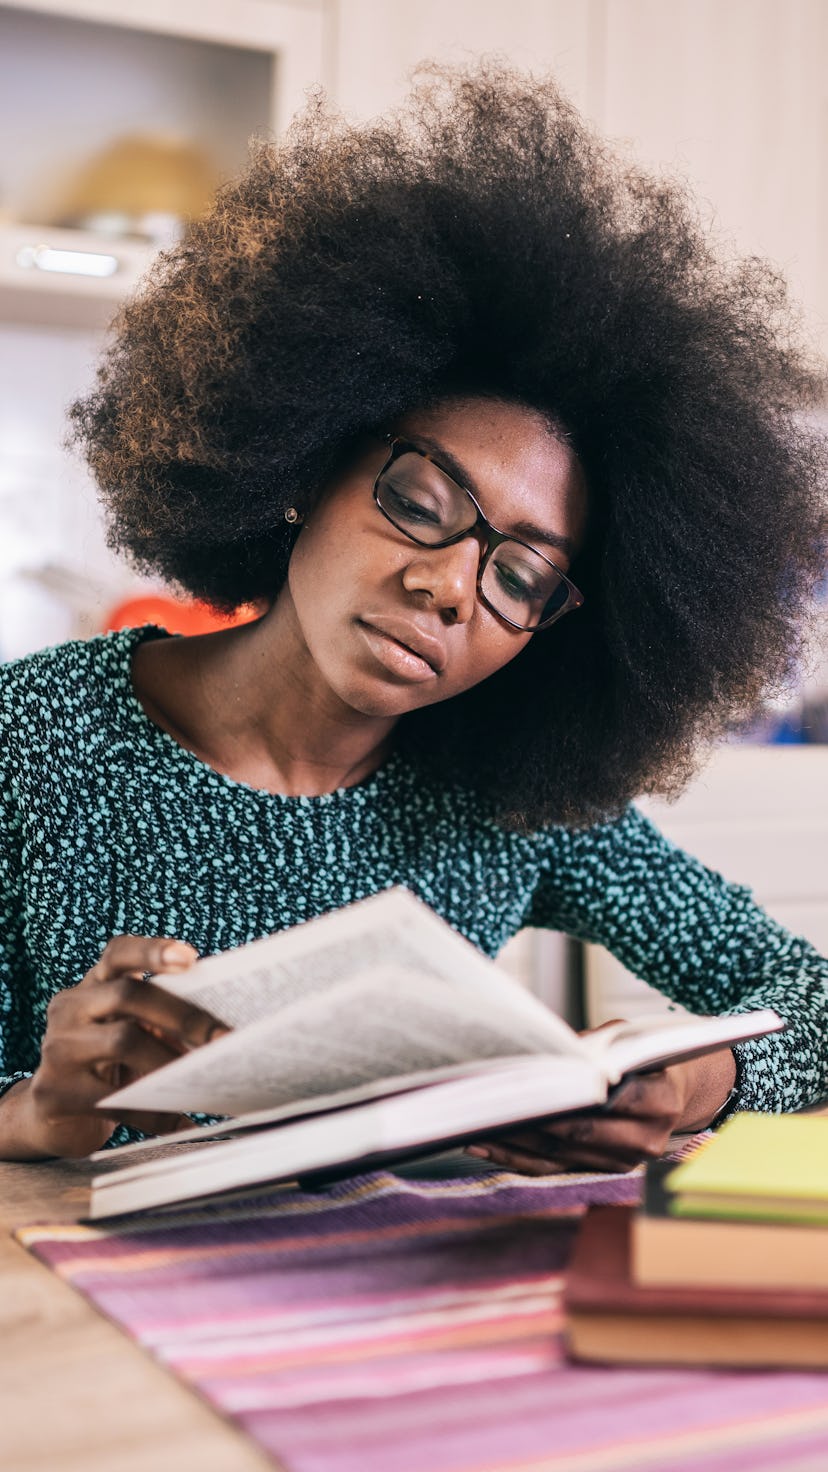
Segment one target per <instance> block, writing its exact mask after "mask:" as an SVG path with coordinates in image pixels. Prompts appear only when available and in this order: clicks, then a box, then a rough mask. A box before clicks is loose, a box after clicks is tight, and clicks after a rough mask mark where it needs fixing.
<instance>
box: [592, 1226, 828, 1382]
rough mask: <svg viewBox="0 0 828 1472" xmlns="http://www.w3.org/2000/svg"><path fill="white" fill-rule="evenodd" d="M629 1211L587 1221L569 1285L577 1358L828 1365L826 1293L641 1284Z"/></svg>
mask: <svg viewBox="0 0 828 1472" xmlns="http://www.w3.org/2000/svg"><path fill="white" fill-rule="evenodd" d="M633 1212H634V1208H633V1207H625V1206H600V1207H596V1208H594V1209H593V1210H592V1211H590V1212H589V1213H588V1214H587V1216H586V1217H585V1218H584V1221H583V1223H582V1225H581V1229H580V1232H579V1234H578V1239H577V1242H576V1246H575V1251H574V1254H573V1257H572V1262H571V1264H570V1268H569V1272H568V1274H567V1279H566V1287H565V1291H564V1307H565V1309H566V1321H567V1331H566V1332H567V1344H568V1348H569V1352H570V1354H571V1355H572V1356H573V1358H575V1359H585V1360H602V1361H610V1362H616V1363H623V1364H651V1365H652V1364H675V1365H744V1366H760V1365H761V1366H766V1367H776V1368H779V1367H784V1366H788V1367H794V1366H795V1367H797V1368H803V1367H808V1368H811V1369H814V1368H822V1369H828V1291H826V1290H825V1289H817V1290H814V1291H813V1292H810V1291H807V1292H806V1291H802V1290H796V1291H790V1290H781V1289H761V1290H760V1289H757V1290H747V1289H744V1288H737V1289H727V1288H701V1287H698V1286H693V1287H692V1288H661V1287H659V1288H653V1287H647V1288H644V1287H641V1286H640V1285H639V1284H637V1283H635V1282H634V1281H633V1279H632V1276H631V1273H630V1241H631V1231H632V1218H633Z"/></svg>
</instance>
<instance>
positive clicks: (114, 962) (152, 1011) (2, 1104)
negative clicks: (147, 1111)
mask: <svg viewBox="0 0 828 1472" xmlns="http://www.w3.org/2000/svg"><path fill="white" fill-rule="evenodd" d="M196 960H197V952H196V951H195V950H194V949H193V947H192V946H189V945H186V944H185V943H184V942H182V941H176V940H168V939H163V938H160V939H159V938H154V939H151V938H148V937H147V936H139V935H119V936H116V937H115V939H114V940H111V941H110V942H109V944H108V945H107V946H106V947H105V949H104V951H103V953H102V955H101V958H100V960H99V961H98V963H97V965H96V966H93V967H92V970H91V971H88V972H87V974H86V976H85V977H84V978H83V980H82V981H81V982H79V983H78V985H77V986H74V987H68V988H66V989H65V990H63V991H60V992H57V993H56V995H55V996H54V997H52V1000H51V1002H50V1003H49V1008H48V1013H47V1024H46V1032H45V1034H44V1037H43V1044H42V1049H41V1061H40V1066H39V1067H38V1069H37V1071H36V1073H35V1074H34V1075H33V1076H32V1078H30V1079H27V1080H25V1081H24V1082H23V1083H20V1084H18V1085H16V1086H15V1087H14V1088H13V1089H10V1090H9V1092H8V1094H6V1095H5V1097H4V1098H3V1099H1V1100H0V1158H4V1159H6V1160H9V1159H16V1160H25V1159H28V1160H32V1159H43V1158H44V1157H50V1156H78V1155H86V1154H88V1153H89V1152H90V1151H91V1150H97V1149H99V1148H100V1147H101V1146H102V1145H104V1144H105V1143H106V1141H107V1140H108V1139H109V1136H110V1135H111V1134H112V1131H113V1129H114V1128H115V1126H116V1125H117V1124H118V1123H119V1121H118V1120H117V1119H114V1118H109V1117H108V1116H106V1115H102V1114H101V1113H100V1111H99V1110H97V1109H96V1107H95V1106H96V1104H97V1103H98V1102H99V1101H100V1100H101V1099H103V1098H105V1097H106V1095H107V1094H111V1093H112V1092H113V1091H114V1090H115V1089H117V1088H121V1087H123V1086H124V1085H125V1084H127V1083H130V1082H132V1080H133V1079H136V1078H140V1077H142V1076H143V1075H144V1074H146V1073H151V1072H152V1071H153V1070H154V1069H156V1068H161V1067H162V1065H163V1064H165V1063H169V1062H170V1061H171V1060H172V1059H173V1058H177V1057H180V1055H181V1054H182V1053H186V1052H189V1051H190V1050H191V1049H192V1048H197V1047H201V1045H202V1044H203V1043H207V1042H210V1041H211V1039H212V1038H214V1037H218V1036H220V1035H221V1034H222V1033H224V1032H226V1031H227V1028H226V1027H225V1026H224V1025H223V1024H222V1023H220V1022H217V1021H216V1019H215V1017H211V1016H210V1014H209V1013H208V1012H203V1011H202V1010H201V1008H199V1007H195V1006H193V1005H192V1004H191V1003H189V1002H186V1001H184V1000H182V999H181V998H179V997H174V996H171V995H170V994H169V993H168V992H165V991H162V989H161V988H160V987H157V986H154V985H153V984H152V982H150V981H146V980H144V977H145V975H146V973H147V972H153V973H168V974H169V973H176V972H182V971H186V970H188V969H189V967H190V966H192V965H193V963H194V962H195V961H196ZM179 1120H180V1116H178V1115H162V1114H153V1115H142V1116H140V1117H139V1116H137V1115H131V1116H130V1118H129V1122H130V1124H133V1125H135V1126H137V1127H138V1128H141V1129H145V1130H147V1131H148V1132H151V1133H164V1132H166V1131H167V1130H171V1129H175V1128H176V1126H177V1125H178V1123H179Z"/></svg>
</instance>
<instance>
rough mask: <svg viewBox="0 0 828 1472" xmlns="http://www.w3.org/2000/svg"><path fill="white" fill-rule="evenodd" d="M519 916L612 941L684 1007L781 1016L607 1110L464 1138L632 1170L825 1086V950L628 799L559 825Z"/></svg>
mask: <svg viewBox="0 0 828 1472" xmlns="http://www.w3.org/2000/svg"><path fill="white" fill-rule="evenodd" d="M526 923H527V924H529V925H540V926H549V927H551V928H555V929H561V930H565V931H567V932H568V933H569V934H571V935H574V936H576V937H577V938H579V939H581V940H586V941H593V942H597V943H599V944H602V945H604V946H606V947H607V949H608V950H610V951H612V953H613V954H614V955H616V956H617V957H618V959H619V960H620V961H621V962H622V963H623V964H624V965H625V966H627V968H628V969H629V970H631V971H632V972H634V973H635V974H636V975H637V976H640V977H641V978H642V979H643V980H645V981H647V982H649V983H650V984H651V985H652V986H655V987H657V988H658V989H659V990H660V991H662V992H664V993H665V995H666V996H668V997H671V998H672V999H673V1000H675V1001H677V1002H681V1003H682V1004H683V1005H684V1006H686V1007H688V1008H689V1009H690V1010H691V1011H694V1012H699V1013H721V1012H744V1011H749V1010H751V1009H752V1008H755V1007H773V1008H774V1009H775V1010H776V1011H777V1012H779V1014H780V1015H781V1016H782V1017H784V1018H785V1020H786V1022H787V1023H788V1028H787V1031H786V1032H784V1033H777V1034H774V1035H772V1036H769V1037H767V1038H757V1039H755V1040H752V1041H751V1042H748V1043H740V1044H738V1045H737V1046H736V1047H735V1048H734V1049H733V1050H731V1049H723V1050H721V1051H720V1052H717V1053H713V1054H710V1055H708V1056H707V1057H705V1058H698V1059H692V1060H690V1061H688V1062H686V1063H678V1064H674V1065H672V1066H671V1067H669V1068H664V1069H660V1070H658V1071H657V1072H653V1073H648V1074H642V1075H639V1076H637V1077H636V1078H633V1079H630V1080H628V1082H627V1084H626V1085H625V1087H624V1088H623V1089H622V1090H621V1091H620V1092H619V1093H618V1094H617V1095H616V1097H615V1099H614V1102H613V1105H612V1108H611V1109H610V1110H602V1111H595V1112H593V1113H591V1114H581V1115H575V1116H570V1117H561V1118H555V1119H553V1120H550V1122H549V1124H548V1126H544V1125H540V1126H533V1127H532V1128H531V1129H529V1130H525V1131H519V1132H517V1133H515V1134H510V1135H509V1136H508V1138H507V1137H505V1136H501V1137H500V1138H499V1139H497V1140H493V1141H491V1142H486V1143H485V1144H482V1145H479V1146H472V1147H471V1151H472V1153H473V1154H477V1155H481V1154H485V1155H486V1156H487V1158H489V1159H491V1160H492V1161H493V1162H494V1163H495V1164H498V1165H503V1166H505V1167H506V1168H509V1169H513V1170H519V1171H524V1172H527V1173H529V1174H533V1175H538V1174H546V1173H551V1172H555V1171H561V1170H577V1169H581V1170H627V1169H629V1168H630V1167H632V1166H633V1165H635V1164H637V1163H638V1162H640V1161H642V1160H646V1159H651V1158H654V1157H657V1156H658V1155H660V1154H661V1153H662V1152H663V1151H664V1149H665V1148H666V1146H667V1143H668V1140H669V1138H670V1135H671V1134H672V1133H673V1132H674V1131H679V1130H680V1131H687V1132H690V1131H693V1130H698V1129H703V1128H705V1127H706V1126H707V1125H708V1124H710V1123H711V1121H713V1120H714V1119H716V1120H717V1122H718V1120H719V1119H723V1118H726V1117H727V1116H728V1115H729V1114H730V1113H732V1112H733V1111H734V1110H735V1109H738V1108H742V1109H760V1110H768V1111H773V1112H782V1111H785V1110H794V1109H798V1108H802V1107H804V1106H805V1105H807V1104H811V1103H814V1102H816V1101H817V1100H819V1099H822V1098H824V1097H825V1096H826V1094H828V961H826V960H825V959H824V958H823V957H821V956H820V955H819V954H818V953H817V952H816V951H815V950H814V949H813V947H812V946H809V945H808V943H807V942H806V941H804V940H802V939H800V938H799V937H797V936H794V935H791V934H790V933H789V932H788V931H787V930H785V928H784V927H783V926H781V925H778V924H777V923H776V922H775V921H773V920H771V918H770V916H768V915H767V914H766V913H765V911H763V910H762V909H761V908H760V907H759V906H758V905H756V904H755V903H754V901H753V899H752V898H751V896H750V893H749V892H748V891H747V890H746V889H743V888H741V887H740V886H738V885H731V884H728V883H727V881H726V880H724V879H723V878H722V877H721V876H720V875H718V874H714V873H712V872H711V871H710V870H708V869H706V868H705V867H704V865H703V864H701V863H699V861H698V860H696V859H694V858H692V857H691V856H690V855H688V854H685V853H683V852H682V851H681V850H680V849H677V848H675V846H674V845H673V844H671V843H670V842H669V841H668V840H667V839H665V838H664V837H663V835H662V834H660V833H659V832H658V831H657V829H655V828H654V827H653V825H652V824H651V823H649V822H648V821H647V820H646V819H645V818H644V817H642V815H641V814H640V813H638V812H637V811H635V809H630V810H629V811H628V812H627V813H626V814H624V816H623V817H622V818H620V819H619V820H618V821H617V822H615V823H609V824H604V825H601V826H600V827H597V828H593V829H588V830H579V831H575V832H567V831H561V832H559V833H557V834H555V835H554V838H553V851H552V853H551V856H550V864H549V869H548V872H547V874H546V875H545V877H544V879H543V881H542V883H541V884H540V885H539V887H538V889H537V891H536V894H535V897H534V901H533V904H532V906H531V908H530V910H529V912H528V913H527V916H526Z"/></svg>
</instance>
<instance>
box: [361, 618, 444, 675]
mask: <svg viewBox="0 0 828 1472" xmlns="http://www.w3.org/2000/svg"><path fill="white" fill-rule="evenodd" d="M359 628H360V629H361V630H362V633H363V635H364V637H365V642H366V643H367V645H368V647H369V648H370V650H371V653H372V654H373V656H374V658H375V659H377V660H378V661H379V663H380V664H381V665H383V667H384V668H385V669H387V670H388V671H389V672H390V673H391V674H395V675H398V676H400V677H402V679H404V680H410V681H413V682H414V683H420V682H424V681H426V680H434V679H436V678H437V675H438V673H439V671H438V669H437V668H436V667H435V665H433V664H432V663H431V658H433V659H435V660H439V662H440V668H442V667H443V666H444V665H445V656H444V655H443V654H442V651H441V650H440V649H439V646H437V645H436V641H435V644H434V647H428V649H426V643H427V641H426V640H424V639H423V638H422V637H421V636H419V637H418V634H417V633H414V635H413V637H414V638H417V639H418V644H419V648H420V651H421V652H417V651H416V650H415V649H412V648H411V646H410V645H409V644H408V643H407V642H404V640H403V638H402V637H399V636H398V635H396V634H392V633H390V632H389V630H388V628H379V627H378V626H377V624H375V623H373V622H370V623H369V622H368V621H367V620H364V619H360V620H359ZM406 632H407V633H409V636H410V637H411V634H410V631H409V630H406Z"/></svg>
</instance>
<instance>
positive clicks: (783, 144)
mask: <svg viewBox="0 0 828 1472" xmlns="http://www.w3.org/2000/svg"><path fill="white" fill-rule="evenodd" d="M334 16H335V33H334V36H333V42H332V45H333V58H334V61H333V67H332V78H333V90H334V92H335V95H336V97H337V99H338V101H339V102H340V104H341V105H342V107H343V108H344V109H345V110H346V111H347V112H349V113H353V114H354V115H357V116H363V117H364V116H371V115H374V114H376V113H378V112H381V111H382V110H383V109H384V108H386V107H388V106H389V105H391V104H393V103H395V102H397V101H398V100H399V99H400V98H401V97H402V96H403V95H404V92H405V88H406V78H407V75H408V74H409V73H410V71H411V69H412V68H413V67H414V66H415V65H416V64H417V62H419V61H420V60H422V59H424V58H427V57H433V58H436V59H440V60H445V61H452V62H462V61H468V60H470V59H472V58H473V57H474V56H476V55H479V54H480V53H482V52H487V51H491V52H499V53H501V54H502V55H504V56H505V57H507V58H509V59H510V60H511V61H513V62H514V63H515V64H517V65H519V66H523V67H529V68H531V69H533V70H535V71H538V72H543V71H547V70H548V71H552V72H554V73H555V75H556V76H557V77H558V79H559V81H560V82H561V84H562V85H563V87H564V88H565V89H566V90H567V91H568V93H569V95H570V97H571V98H572V100H573V101H574V102H575V103H576V105H577V106H578V107H580V108H581V110H582V111H583V112H584V113H585V114H586V115H587V117H589V118H590V119H591V120H592V122H593V123H594V124H595V125H596V126H597V127H598V128H599V129H600V130H601V131H602V132H604V133H605V134H607V135H608V136H609V137H611V138H613V139H615V140H617V141H618V143H619V144H621V145H622V146H624V147H626V148H628V149H629V150H630V152H631V154H632V156H634V157H635V158H637V159H638V160H640V161H641V162H643V163H646V164H650V165H656V166H658V167H659V168H661V169H667V170H668V171H671V172H675V173H678V174H680V175H681V176H682V177H684V178H686V179H687V180H688V182H690V184H691V185H692V186H693V188H694V190H695V191H696V192H697V194H698V195H699V197H700V199H701V202H702V208H703V210H704V211H705V213H706V214H707V215H708V216H709V217H712V218H713V220H714V222H715V225H716V227H717V229H718V230H719V232H720V234H721V236H722V239H723V241H725V242H728V241H731V240H732V241H733V242H734V244H735V246H736V248H738V250H740V251H741V252H753V253H756V254H760V255H766V256H768V257H770V258H771V259H772V260H773V261H775V262H776V263H777V264H779V265H780V266H781V267H782V269H783V270H784V272H785V274H786V275H787V277H788V279H789V280H790V283H791V286H792V289H793V294H794V296H795V298H796V299H797V300H799V301H801V303H802V305H803V307H804V308H805V310H806V313H807V316H808V320H809V324H810V329H811V332H812V334H813V335H814V336H815V337H817V338H819V340H820V342H821V344H822V345H823V350H824V349H825V348H828V270H826V269H825V262H826V260H827V259H828V157H827V156H826V155H827V153H828V4H826V3H825V0H395V3H391V0H335V4H334Z"/></svg>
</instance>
